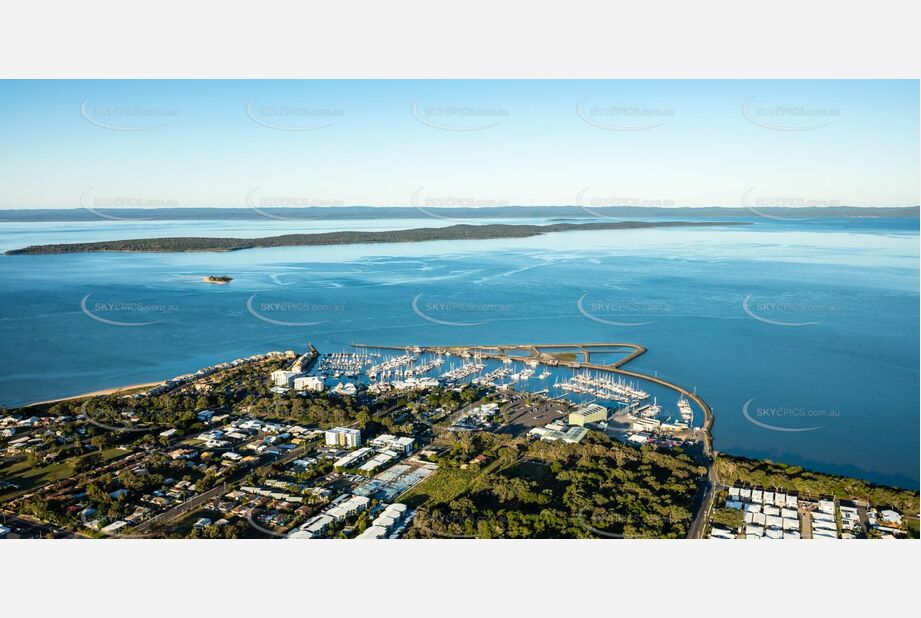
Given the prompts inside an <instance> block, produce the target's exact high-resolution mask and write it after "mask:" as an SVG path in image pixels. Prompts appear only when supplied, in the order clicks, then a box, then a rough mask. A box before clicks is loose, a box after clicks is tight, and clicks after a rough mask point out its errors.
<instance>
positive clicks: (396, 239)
mask: <svg viewBox="0 0 921 618" xmlns="http://www.w3.org/2000/svg"><path fill="white" fill-rule="evenodd" d="M714 225H720V226H723V225H751V224H750V223H749V222H746V221H705V222H700V221H608V222H598V223H554V224H551V225H504V224H490V225H468V224H461V225H451V226H447V227H440V228H414V229H409V230H390V231H384V232H377V231H375V232H354V231H342V232H322V233H315V234H284V235H281V236H267V237H265V238H201V237H176V238H136V239H130V240H107V241H99V242H84V243H62V244H53V245H32V246H29V247H24V248H22V249H11V250H9V251H7V252H6V254H7V255H20V254H50V253H91V252H97V251H125V252H147V253H177V252H185V251H239V250H241V249H252V248H256V247H300V246H319V245H351V244H371V243H403V242H425V241H431V240H495V239H502V238H527V237H529V236H539V235H541V234H549V233H552V232H572V231H592V230H625V229H642V228H663V227H711V226H714Z"/></svg>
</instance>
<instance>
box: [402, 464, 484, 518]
mask: <svg viewBox="0 0 921 618" xmlns="http://www.w3.org/2000/svg"><path fill="white" fill-rule="evenodd" d="M498 468H499V460H494V461H492V462H490V463H489V464H487V465H486V466H485V467H484V468H477V467H475V466H471V467H469V468H467V469H466V470H461V469H460V468H439V469H438V470H436V471H435V474H432V475H431V476H429V477H428V478H427V479H425V480H424V481H422V482H421V483H419V484H418V485H416V486H415V487H413V488H412V489H410V490H409V491H407V492H406V493H404V494H403V495H401V496H400V497H399V498H398V500H399V501H400V502H402V503H405V504H407V505H408V506H410V507H413V508H417V507H419V506H421V505H422V504H426V503H427V504H440V503H446V502H450V501H451V500H454V499H455V498H457V497H458V496H460V495H461V494H462V493H464V492H465V491H467V490H468V489H469V488H470V486H471V485H472V484H473V482H474V481H475V480H476V479H477V478H479V477H480V476H482V475H484V474H489V473H490V472H493V471H495V470H496V469H498Z"/></svg>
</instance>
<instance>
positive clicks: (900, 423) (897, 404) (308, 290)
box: [0, 217, 921, 489]
mask: <svg viewBox="0 0 921 618" xmlns="http://www.w3.org/2000/svg"><path fill="white" fill-rule="evenodd" d="M748 221H749V222H750V223H751V225H749V226H744V227H732V228H730V227H725V228H719V227H705V228H698V229H662V230H656V229H645V230H630V231H622V230H603V231H593V232H567V233H560V234H551V235H546V236H541V237H535V238H526V239H513V240H502V241H456V242H455V241H442V242H428V243H414V244H394V245H381V244H379V245H351V246H339V247H297V248H276V249H254V250H246V251H239V252H233V253H183V254H140V253H139V254H117V253H112V254H72V255H37V256H2V257H0V293H2V298H3V303H2V304H0V342H2V350H0V351H2V354H0V403H3V404H5V405H16V404H22V403H26V402H29V401H36V400H44V399H51V398H56V397H62V396H67V395H73V394H78V393H83V392H88V391H93V390H97V389H101V388H107V387H112V386H118V385H124V384H133V383H139V382H147V381H153V380H159V379H164V378H167V377H171V376H174V375H178V374H181V373H185V372H188V371H192V370H195V369H197V368H199V367H202V366H205V365H209V364H213V363H216V362H220V361H224V360H230V359H233V358H237V357H240V356H244V355H250V354H255V353H259V352H264V351H267V350H283V349H302V348H303V347H304V346H305V344H306V343H307V342H308V341H310V342H312V343H313V344H314V345H316V346H317V347H318V348H319V349H320V350H321V351H323V352H328V351H340V350H343V349H345V348H346V347H347V346H349V345H350V344H352V343H364V344H370V345H397V346H408V345H414V344H421V345H427V344H429V345H449V344H456V345H478V344H479V345H491V344H501V343H509V344H511V343H576V342H627V343H638V344H641V345H644V346H646V347H647V348H648V352H647V353H646V354H645V355H643V356H641V357H640V358H638V359H636V360H635V361H633V362H632V363H631V364H630V365H628V366H627V368H631V369H636V370H638V371H643V372H646V373H650V374H651V373H657V374H658V375H659V376H660V377H664V378H667V379H669V380H671V381H673V382H676V383H679V384H681V385H684V386H686V387H689V388H695V387H696V389H697V392H698V393H699V394H700V395H701V396H702V397H703V398H704V399H705V400H706V401H707V402H708V403H709V404H710V405H711V406H712V408H713V410H714V413H715V416H716V423H715V426H714V439H715V445H716V448H717V449H718V450H720V451H724V452H728V453H734V454H739V455H747V456H752V457H763V458H770V459H773V460H776V461H783V462H786V463H791V464H797V465H802V466H805V467H810V468H815V469H818V470H822V471H827V472H834V473H844V474H850V475H855V476H859V477H862V478H866V479H869V480H872V481H877V482H883V483H890V484H896V485H901V486H905V487H911V488H915V489H917V488H918V468H919V441H918V435H919V408H921V406H919V364H918V351H919V343H921V338H919V251H918V247H919V245H918V241H919V236H918V221H917V220H905V219H891V220H890V219H870V218H868V219H850V220H827V219H820V220H808V221H807V220H804V221H786V222H784V221H773V220H768V219H761V218H756V217H753V218H751V219H749V220H748ZM483 222H484V221H478V223H483ZM529 222H531V221H529ZM451 223H455V222H454V221H441V220H433V219H428V218H426V219H419V220H389V221H358V222H356V221H321V222H317V221H310V222H292V221H276V220H266V221H259V222H246V221H231V222H214V221H207V222H181V223H178V224H176V223H169V222H121V221H118V222H116V221H99V222H86V223H76V224H74V223H67V224H64V223H39V224H34V223H28V224H24V223H14V224H2V225H0V250H7V249H11V248H16V247H21V246H25V245H29V244H41V243H48V242H80V241H88V240H107V239H117V238H128V237H141V236H170V235H171V236H175V235H201V236H240V237H251V236H259V235H271V234H279V233H291V232H297V231H304V232H307V231H323V230H333V229H400V228H406V227H422V226H429V227H430V226H432V225H449V224H451ZM208 274H227V275H230V276H232V277H234V280H233V282H232V283H230V284H229V285H210V284H206V283H202V282H201V277H203V276H205V275H208ZM660 403H666V404H670V405H671V404H674V402H662V401H660Z"/></svg>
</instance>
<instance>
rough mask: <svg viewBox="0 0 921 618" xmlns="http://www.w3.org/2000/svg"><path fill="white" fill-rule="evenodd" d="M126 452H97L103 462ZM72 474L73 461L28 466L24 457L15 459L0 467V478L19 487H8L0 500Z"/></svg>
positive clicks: (119, 450) (117, 450)
mask: <svg viewBox="0 0 921 618" xmlns="http://www.w3.org/2000/svg"><path fill="white" fill-rule="evenodd" d="M127 453H128V451H123V450H122V449H118V448H110V449H106V450H104V451H101V452H100V453H99V454H100V455H101V457H102V462H103V463H105V462H108V461H111V460H112V459H115V458H117V457H121V456H122V455H126V454H127ZM73 474H74V466H73V462H71V461H69V460H68V461H61V462H57V463H52V464H48V465H45V466H40V467H35V468H33V467H32V466H30V465H29V462H28V460H26V459H21V460H19V461H15V462H13V463H11V464H8V465H6V466H4V467H2V468H0V479H2V480H4V481H10V482H11V483H16V484H17V485H18V486H19V487H18V488H17V489H9V490H6V491H4V492H2V493H0V501H2V500H8V499H10V498H14V497H16V496H17V495H19V494H22V493H25V492H28V491H30V490H32V489H33V488H35V487H38V486H40V485H44V484H46V483H52V482H54V481H59V480H61V479H64V478H67V477H69V476H73Z"/></svg>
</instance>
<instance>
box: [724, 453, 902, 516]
mask: <svg viewBox="0 0 921 618" xmlns="http://www.w3.org/2000/svg"><path fill="white" fill-rule="evenodd" d="M713 465H715V466H716V471H717V475H718V476H719V479H720V481H721V482H722V483H724V484H726V485H746V486H753V487H762V488H766V489H771V488H775V487H776V488H783V489H784V490H786V491H788V492H795V493H797V494H798V495H799V496H800V497H803V498H812V499H818V498H827V497H831V496H834V497H835V498H839V499H851V498H858V499H864V500H868V501H869V502H870V504H874V505H879V506H883V507H889V508H893V509H895V510H896V511H899V512H900V513H917V512H918V506H919V500H918V498H919V496H918V492H917V491H909V490H906V489H899V488H897V487H887V486H885V485H876V484H873V483H870V482H869V481H864V480H861V479H856V478H852V477H847V476H836V475H832V474H823V473H821V472H814V471H812V470H806V469H804V468H801V467H799V466H791V465H786V464H782V463H775V462H773V461H770V460H757V459H748V458H745V457H736V456H732V455H725V454H723V453H720V454H719V455H718V456H717V457H716V460H715V462H714V464H713Z"/></svg>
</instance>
